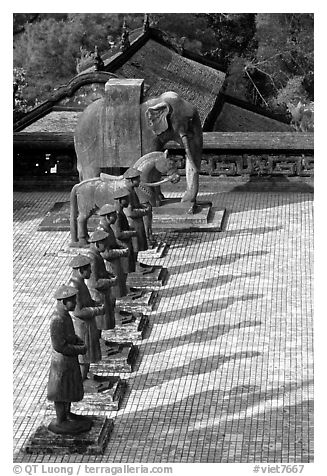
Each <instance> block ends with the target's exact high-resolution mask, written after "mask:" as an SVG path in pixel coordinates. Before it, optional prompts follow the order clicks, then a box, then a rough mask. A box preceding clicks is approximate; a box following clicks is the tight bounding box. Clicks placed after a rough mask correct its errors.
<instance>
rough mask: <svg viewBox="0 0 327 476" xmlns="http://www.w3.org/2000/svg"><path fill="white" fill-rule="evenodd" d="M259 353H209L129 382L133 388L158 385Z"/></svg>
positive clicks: (258, 354)
mask: <svg viewBox="0 0 327 476" xmlns="http://www.w3.org/2000/svg"><path fill="white" fill-rule="evenodd" d="M260 355H261V353H260V352H257V351H240V352H236V353H234V354H231V355H221V354H218V355H210V356H208V357H202V358H200V359H194V360H191V361H190V362H189V363H184V364H183V365H180V366H176V367H168V368H163V369H162V370H156V371H154V372H148V373H146V374H141V375H136V376H135V377H134V378H132V379H131V382H130V383H131V385H133V388H134V389H135V390H136V389H137V388H140V389H141V388H142V390H143V389H150V388H153V387H157V386H158V385H159V386H161V385H164V384H165V382H170V381H171V380H175V379H181V378H183V377H187V376H189V375H192V376H194V377H195V376H196V375H202V374H205V373H208V372H211V371H212V370H215V369H217V368H218V367H220V366H221V365H224V364H226V363H228V362H230V361H233V360H240V359H249V358H252V357H259V356H260Z"/></svg>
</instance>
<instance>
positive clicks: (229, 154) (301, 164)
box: [14, 132, 314, 177]
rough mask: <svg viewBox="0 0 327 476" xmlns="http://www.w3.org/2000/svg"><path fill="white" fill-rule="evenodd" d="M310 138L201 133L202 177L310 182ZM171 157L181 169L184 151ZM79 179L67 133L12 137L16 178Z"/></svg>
mask: <svg viewBox="0 0 327 476" xmlns="http://www.w3.org/2000/svg"><path fill="white" fill-rule="evenodd" d="M313 139H314V137H313V133H300V132H294V133H293V132H205V133H204V135H203V160H202V166H201V174H205V175H213V176H217V175H226V176H239V175H241V176H242V175H262V176H267V175H286V176H299V177H311V176H313V172H314V159H313V153H314V140H313ZM167 148H168V149H169V150H170V153H171V154H172V155H174V156H176V158H177V159H178V161H179V167H180V168H181V169H183V168H184V167H185V156H184V150H183V149H182V148H181V147H180V146H179V145H178V144H177V143H175V142H170V143H168V144H167ZM54 166H55V170H56V172H55V175H59V176H63V175H64V176H65V177H67V176H71V177H77V171H76V155H75V151H74V140H73V134H71V133H65V134H61V133H24V132H16V133H14V176H20V177H22V176H25V175H37V176H42V175H49V174H50V170H54Z"/></svg>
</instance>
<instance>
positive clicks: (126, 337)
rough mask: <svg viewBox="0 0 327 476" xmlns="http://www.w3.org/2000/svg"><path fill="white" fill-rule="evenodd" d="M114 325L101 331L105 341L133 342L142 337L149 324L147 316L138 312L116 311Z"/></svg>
mask: <svg viewBox="0 0 327 476" xmlns="http://www.w3.org/2000/svg"><path fill="white" fill-rule="evenodd" d="M115 320H116V326H115V328H114V329H110V330H107V331H102V332H101V337H102V339H103V340H105V341H109V342H115V343H124V342H132V343H135V342H137V341H140V340H142V339H143V335H144V333H145V331H146V328H147V326H148V324H149V318H148V317H147V316H144V315H143V314H141V313H140V312H127V311H122V310H120V311H118V312H116V314H115Z"/></svg>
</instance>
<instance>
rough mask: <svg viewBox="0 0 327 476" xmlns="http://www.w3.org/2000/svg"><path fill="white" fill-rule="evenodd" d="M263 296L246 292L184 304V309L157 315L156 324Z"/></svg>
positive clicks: (220, 308) (174, 320) (214, 310)
mask: <svg viewBox="0 0 327 476" xmlns="http://www.w3.org/2000/svg"><path fill="white" fill-rule="evenodd" d="M263 297H264V294H244V295H242V296H238V297H234V296H228V297H223V298H220V299H208V300H206V301H205V302H203V303H199V304H196V305H195V306H189V307H187V306H186V305H184V306H183V309H175V310H172V311H167V312H165V313H161V314H159V315H158V316H156V324H162V323H167V322H176V321H179V320H181V319H185V318H186V317H189V318H190V317H194V316H196V315H198V314H199V313H205V312H219V311H222V310H223V309H227V308H228V307H229V306H231V305H232V304H234V303H235V302H242V301H251V300H255V299H261V298H263ZM217 319H219V316H217Z"/></svg>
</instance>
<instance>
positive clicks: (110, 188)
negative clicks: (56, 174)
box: [70, 150, 180, 246]
mask: <svg viewBox="0 0 327 476" xmlns="http://www.w3.org/2000/svg"><path fill="white" fill-rule="evenodd" d="M133 167H134V168H136V169H138V170H139V171H140V172H141V183H140V186H139V187H138V189H137V194H138V197H139V199H140V202H141V203H150V205H151V206H153V207H158V206H160V205H161V203H162V201H163V200H164V197H163V195H162V193H161V191H160V185H162V184H163V183H165V182H168V181H170V182H172V183H177V182H178V181H179V180H180V175H179V173H178V169H177V166H176V162H175V161H174V160H173V159H171V158H169V157H168V151H167V150H166V151H165V152H150V153H149V154H146V155H143V156H142V157H141V158H139V159H138V160H137V161H136V162H135V164H134V165H133ZM161 174H165V175H166V176H165V177H164V178H161V179H160V180H159V181H158V180H157V179H158V178H159V177H161ZM124 186H125V179H124V178H123V176H122V175H120V176H115V175H108V174H105V173H101V174H100V177H94V178H90V179H86V180H83V181H82V182H80V183H78V184H76V185H74V187H73V188H72V191H71V193H70V235H71V245H72V246H76V245H77V246H85V245H86V244H87V239H88V229H87V221H88V219H89V218H90V216H91V215H92V214H94V213H95V212H96V211H97V210H98V209H100V208H101V207H102V206H103V205H104V204H106V203H111V204H113V203H114V198H113V194H114V192H115V191H116V190H117V189H118V188H121V187H124ZM150 221H151V220H148V219H147V217H144V226H145V231H146V234H147V238H150V237H151V234H152V230H151V229H152V223H150Z"/></svg>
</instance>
